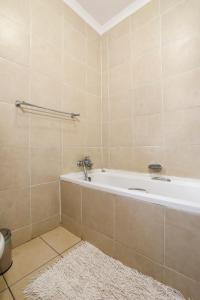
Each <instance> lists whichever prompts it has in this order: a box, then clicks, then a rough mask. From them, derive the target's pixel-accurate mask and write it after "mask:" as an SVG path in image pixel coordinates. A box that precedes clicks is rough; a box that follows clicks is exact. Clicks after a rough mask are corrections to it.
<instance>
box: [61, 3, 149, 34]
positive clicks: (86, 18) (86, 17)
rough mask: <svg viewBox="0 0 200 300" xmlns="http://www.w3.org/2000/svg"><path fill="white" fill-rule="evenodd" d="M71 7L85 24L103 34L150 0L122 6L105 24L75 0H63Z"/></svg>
mask: <svg viewBox="0 0 200 300" xmlns="http://www.w3.org/2000/svg"><path fill="white" fill-rule="evenodd" d="M63 1H64V2H65V3H66V4H67V5H68V6H69V7H71V8H72V9H73V10H74V11H75V12H76V13H77V14H78V15H79V16H80V17H81V18H82V19H83V20H84V21H85V22H86V23H87V24H89V25H90V26H91V27H92V28H93V29H94V30H95V31H96V32H98V33H99V34H100V35H103V34H104V33H105V32H107V31H108V30H110V29H111V28H113V27H114V26H115V25H117V24H118V23H120V22H121V21H123V20H124V19H126V18H127V17H129V16H130V15H131V14H133V13H134V12H136V11H137V10H139V9H140V8H141V7H142V6H144V5H145V4H147V3H148V2H150V1H151V0H136V1H134V2H133V3H132V4H130V5H128V6H127V7H126V8H124V9H123V10H122V11H121V12H120V13H119V14H117V15H115V16H114V17H113V18H112V19H110V20H109V21H108V22H106V23H105V24H103V25H101V24H100V23H98V22H97V21H96V20H95V19H94V18H93V17H92V16H91V15H90V14H89V13H88V12H87V11H86V10H85V9H84V8H83V7H82V6H81V5H80V4H79V3H78V1H76V0H63Z"/></svg>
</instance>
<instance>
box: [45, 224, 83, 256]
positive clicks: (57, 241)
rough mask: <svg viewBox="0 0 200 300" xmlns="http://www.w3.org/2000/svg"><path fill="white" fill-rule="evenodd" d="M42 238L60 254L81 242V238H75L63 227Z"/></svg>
mask: <svg viewBox="0 0 200 300" xmlns="http://www.w3.org/2000/svg"><path fill="white" fill-rule="evenodd" d="M41 238H42V239H43V240H45V241H46V243H48V244H49V245H50V246H51V247H52V248H53V249H55V250H56V251H57V252H58V253H62V252H64V251H65V250H67V249H69V248H71V247H72V246H74V245H75V244H77V243H78V242H80V241H81V239H80V238H79V237H77V236H75V235H74V234H72V233H71V232H69V231H67V230H66V229H65V228H63V227H58V228H56V229H54V230H52V231H49V232H47V233H45V234H43V235H42V236H41Z"/></svg>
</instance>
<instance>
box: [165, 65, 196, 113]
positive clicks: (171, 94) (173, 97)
mask: <svg viewBox="0 0 200 300" xmlns="http://www.w3.org/2000/svg"><path fill="white" fill-rule="evenodd" d="M199 80H200V71H199V70H198V69H196V70H194V71H191V72H186V73H182V74H180V75H178V76H175V77H172V78H169V79H168V80H165V81H164V92H163V94H164V107H165V109H166V110H176V109H183V108H189V107H196V106H199V105H200V87H199Z"/></svg>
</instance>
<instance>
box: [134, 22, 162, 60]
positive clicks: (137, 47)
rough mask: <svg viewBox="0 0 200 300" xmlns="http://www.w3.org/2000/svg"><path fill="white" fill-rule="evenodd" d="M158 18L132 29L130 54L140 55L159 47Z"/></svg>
mask: <svg viewBox="0 0 200 300" xmlns="http://www.w3.org/2000/svg"><path fill="white" fill-rule="evenodd" d="M159 46H160V18H156V19H154V20H153V21H151V22H150V23H147V24H145V25H144V26H142V27H139V28H138V27H134V28H133V30H132V55H133V57H135V56H140V55H141V54H142V53H143V52H145V51H148V50H151V49H154V48H159Z"/></svg>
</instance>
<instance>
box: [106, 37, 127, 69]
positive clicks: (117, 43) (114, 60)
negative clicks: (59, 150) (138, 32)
mask: <svg viewBox="0 0 200 300" xmlns="http://www.w3.org/2000/svg"><path fill="white" fill-rule="evenodd" d="M108 45H109V47H108V49H109V66H110V68H112V67H115V66H117V65H120V64H122V63H124V62H125V61H126V60H128V59H130V53H131V51H130V39H129V35H128V34H126V35H122V36H120V37H119V38H115V39H110V41H109V44H108Z"/></svg>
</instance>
